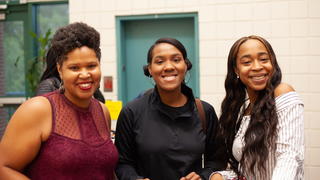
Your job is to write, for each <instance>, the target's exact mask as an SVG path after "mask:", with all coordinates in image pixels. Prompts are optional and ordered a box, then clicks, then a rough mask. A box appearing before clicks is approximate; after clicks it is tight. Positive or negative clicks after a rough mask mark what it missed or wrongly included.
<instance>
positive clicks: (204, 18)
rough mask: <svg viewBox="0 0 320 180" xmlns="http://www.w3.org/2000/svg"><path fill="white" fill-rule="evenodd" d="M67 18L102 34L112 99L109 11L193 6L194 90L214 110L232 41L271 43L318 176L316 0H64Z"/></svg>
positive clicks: (308, 169)
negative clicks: (297, 102)
mask: <svg viewBox="0 0 320 180" xmlns="http://www.w3.org/2000/svg"><path fill="white" fill-rule="evenodd" d="M69 3H70V4H69V7H70V21H71V22H75V21H82V22H86V23H88V24H90V25H92V26H94V27H95V28H96V29H97V30H98V31H99V32H100V33H101V36H102V37H101V38H102V46H101V47H102V69H103V75H104V76H113V77H114V80H115V82H114V84H113V85H114V92H113V93H105V97H106V98H107V99H113V100H117V66H116V56H117V55H116V44H115V43H116V38H115V37H116V35H115V33H116V30H115V16H120V15H142V14H154V13H183V12H198V14H199V40H200V42H199V43H200V92H201V93H200V94H201V98H202V99H204V100H206V101H208V102H210V103H211V104H212V105H213V106H214V107H215V109H216V111H217V113H219V111H220V103H221V100H222V99H223V97H224V87H223V83H224V78H225V75H226V59H227V55H228V51H229V49H230V46H231V45H232V43H233V42H234V41H235V40H236V39H238V38H240V37H242V36H246V35H250V34H257V35H261V36H263V37H265V38H266V39H267V40H269V42H270V43H271V45H272V46H273V47H274V50H275V53H276V54H277V58H278V61H279V64H280V66H281V68H282V71H283V81H284V82H287V83H289V84H291V85H293V87H294V88H295V89H296V91H297V92H298V93H299V94H300V95H301V97H302V98H303V101H304V103H305V137H306V138H305V139H306V153H305V177H306V179H310V180H314V179H318V177H320V140H319V139H320V119H318V118H319V117H320V105H319V104H318V103H319V102H320V69H319V68H320V45H319V43H320V0H69Z"/></svg>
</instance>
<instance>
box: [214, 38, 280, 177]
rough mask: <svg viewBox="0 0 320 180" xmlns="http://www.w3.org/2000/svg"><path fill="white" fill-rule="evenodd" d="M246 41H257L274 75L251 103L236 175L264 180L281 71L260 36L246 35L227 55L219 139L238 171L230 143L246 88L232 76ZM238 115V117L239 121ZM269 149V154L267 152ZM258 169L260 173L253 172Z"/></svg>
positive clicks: (272, 142) (274, 133) (272, 147)
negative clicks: (249, 118)
mask: <svg viewBox="0 0 320 180" xmlns="http://www.w3.org/2000/svg"><path fill="white" fill-rule="evenodd" d="M249 39H255V40H258V41H260V42H261V43H262V44H264V46H265V47H266V49H267V51H268V53H269V56H270V58H271V63H272V66H273V72H272V75H271V78H270V79H269V81H268V82H267V86H266V88H265V89H264V90H261V91H259V92H258V97H257V99H256V101H255V102H251V103H253V108H252V111H251V120H250V124H249V126H248V129H247V131H246V133H245V136H244V141H245V146H244V148H243V154H242V158H241V160H240V165H241V168H240V169H241V171H242V172H238V173H240V174H242V175H245V176H247V177H251V178H252V177H256V176H255V175H257V174H259V176H260V177H265V175H266V174H267V173H268V172H266V164H265V162H266V160H267V159H268V157H269V156H272V153H274V152H275V149H276V143H275V141H276V138H277V125H278V117H277V114H276V107H275V97H274V90H275V88H276V87H277V86H278V85H279V84H280V82H281V78H282V75H281V70H280V67H279V65H278V63H277V59H276V55H275V53H274V51H273V49H272V47H271V45H270V44H269V42H268V41H266V40H265V39H264V38H262V37H259V36H248V37H242V38H240V39H238V40H237V41H236V42H235V43H234V44H233V45H232V47H231V49H230V52H229V56H228V72H227V76H226V80H225V90H226V96H225V98H224V100H223V102H222V105H221V116H220V119H219V122H220V125H221V127H222V131H221V132H220V133H221V135H222V137H224V138H225V139H226V145H227V149H228V154H229V157H230V164H231V165H232V167H233V169H234V170H235V171H236V172H237V170H238V164H237V162H236V160H235V158H234V157H233V156H232V145H233V141H234V138H235V135H236V132H237V129H239V126H240V123H241V120H242V118H241V117H243V113H244V111H243V112H240V111H241V107H242V105H243V104H244V102H245V101H246V86H245V85H244V84H243V83H242V82H241V81H240V80H239V79H238V78H237V74H236V73H235V68H236V59H237V55H238V52H239V48H240V46H241V45H242V44H243V43H244V42H246V41H247V40H249ZM239 114H240V118H239V119H238V117H239ZM270 150H271V151H270ZM257 169H258V170H259V172H257V171H255V170H257Z"/></svg>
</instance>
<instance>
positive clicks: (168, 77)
mask: <svg viewBox="0 0 320 180" xmlns="http://www.w3.org/2000/svg"><path fill="white" fill-rule="evenodd" d="M175 78H176V76H165V77H164V80H166V81H171V80H174V79H175Z"/></svg>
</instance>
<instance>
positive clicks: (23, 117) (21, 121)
mask: <svg viewBox="0 0 320 180" xmlns="http://www.w3.org/2000/svg"><path fill="white" fill-rule="evenodd" d="M51 116H52V110H51V105H50V102H49V100H48V99H47V98H45V97H42V96H37V97H33V98H31V99H28V100H27V101H25V102H24V103H22V104H21V105H20V106H19V108H18V109H17V110H16V112H15V113H14V114H13V116H12V118H11V119H10V121H9V125H10V126H13V127H16V129H19V128H22V129H29V128H30V129H33V130H35V131H38V130H40V131H41V132H42V135H44V136H46V135H47V134H48V133H49V131H50V127H51V126H50V125H51V121H50V120H51V119H52V118H51ZM9 125H8V126H9ZM44 139H45V138H44Z"/></svg>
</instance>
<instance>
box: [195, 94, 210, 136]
mask: <svg viewBox="0 0 320 180" xmlns="http://www.w3.org/2000/svg"><path fill="white" fill-rule="evenodd" d="M195 101H196V105H197V109H198V113H199V117H200V120H201V124H202V129H203V132H204V133H205V134H207V122H206V114H205V112H204V109H203V105H202V103H201V100H200V99H198V98H196V99H195Z"/></svg>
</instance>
